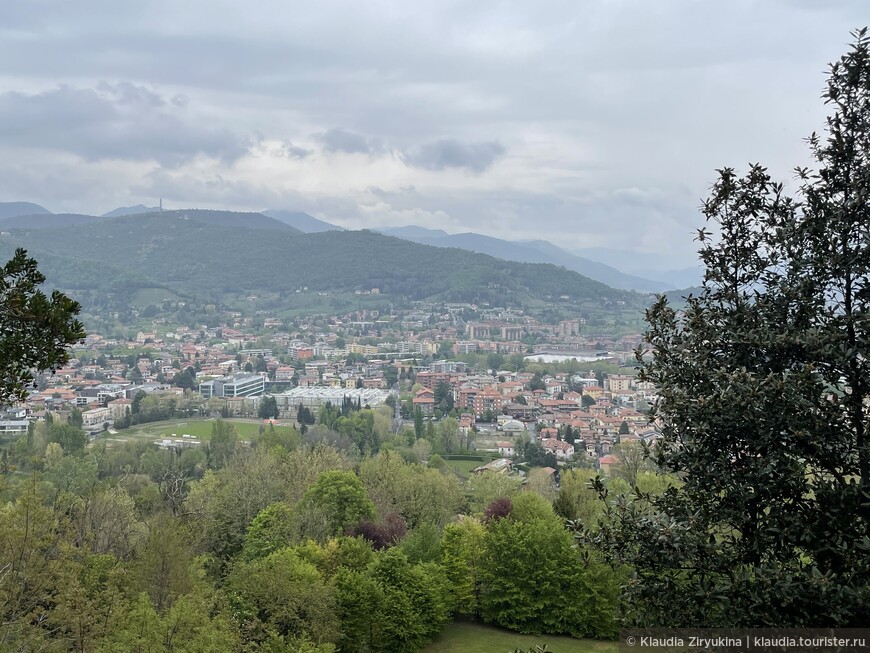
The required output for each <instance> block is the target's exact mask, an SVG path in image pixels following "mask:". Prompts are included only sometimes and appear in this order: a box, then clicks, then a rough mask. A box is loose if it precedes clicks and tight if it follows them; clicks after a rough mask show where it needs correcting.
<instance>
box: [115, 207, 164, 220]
mask: <svg viewBox="0 0 870 653" xmlns="http://www.w3.org/2000/svg"><path fill="white" fill-rule="evenodd" d="M159 210H160V207H159V206H145V205H144V204H137V205H136V206H119V207H118V208H117V209H112V210H111V211H109V212H108V213H103V216H102V217H104V218H118V217H120V216H122V215H138V214H139V213H154V211H159Z"/></svg>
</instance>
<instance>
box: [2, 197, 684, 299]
mask: <svg viewBox="0 0 870 653" xmlns="http://www.w3.org/2000/svg"><path fill="white" fill-rule="evenodd" d="M22 212H23V213H22ZM157 212H159V209H157V208H155V207H147V206H144V205H142V204H138V205H136V206H129V207H119V208H117V209H114V210H112V211H109V212H107V213H105V214H103V215H102V216H89V215H79V214H57V215H55V214H51V213H50V212H49V211H48V210H47V209H45V208H43V207H41V206H39V205H36V204H31V203H28V202H9V203H0V228H3V229H12V228H40V227H46V228H47V227H52V228H57V227H61V226H64V225H70V226H71V225H79V226H80V225H84V224H91V223H94V222H101V221H103V220H106V219H110V218H115V217H125V216H149V215H153V214H154V213H157ZM164 213H178V212H177V211H165V212H164ZM183 213H184V214H186V215H188V216H192V215H198V216H200V218H202V217H203V216H204V215H205V213H203V212H202V211H200V210H187V211H184V212H183ZM206 213H208V214H209V218H208V219H209V223H210V224H224V225H226V226H235V225H236V224H237V223H238V222H239V221H243V222H244V225H243V226H245V227H250V228H263V229H271V230H279V229H283V228H292V229H294V230H298V231H300V232H303V233H308V234H311V233H324V232H331V231H332V232H334V231H344V229H343V228H342V227H340V226H338V225H334V224H331V223H329V222H325V221H323V220H320V219H318V218H315V217H314V216H311V215H309V214H307V213H304V212H301V211H288V210H267V211H263V212H262V213H236V212H215V211H210V212H206ZM221 215H223V216H224V217H223V218H221V217H220V216H221ZM264 216H265V218H266V219H268V221H264ZM279 225H282V226H279ZM377 231H378V232H380V233H382V234H385V235H389V236H394V237H396V238H401V239H403V240H407V241H411V242H415V243H418V244H422V245H430V246H434V247H440V248H458V249H462V250H466V251H470V252H476V253H479V254H486V255H489V256H492V257H495V258H499V259H504V260H507V261H516V262H521V263H541V264H554V265H558V266H561V267H564V268H566V269H568V270H571V271H574V272H577V273H579V274H581V275H583V276H585V277H588V278H590V279H593V280H595V281H599V282H601V283H604V284H606V285H608V286H611V287H613V288H617V289H622V290H635V291H639V292H665V291H670V290H674V289H675V288H679V287H686V286H690V285H696V284H697V283H698V282H699V280H700V271H699V270H698V269H697V268H688V269H684V270H666V271H662V270H652V269H646V270H643V271H641V272H639V273H635V274H629V273H626V272H623V271H622V270H621V269H619V268H617V267H616V266H614V265H612V264H607V263H601V262H599V261H598V260H595V258H596V257H597V258H601V259H606V260H609V261H612V262H616V263H617V265H619V267H620V268H626V267H630V266H631V265H632V264H634V265H637V264H647V265H648V264H650V263H651V259H650V260H647V259H649V257H650V256H652V255H642V254H641V255H637V254H633V253H630V252H620V251H618V250H608V249H594V250H581V252H584V251H589V252H592V253H593V254H594V257H586V256H583V255H581V254H579V253H577V252H569V251H566V250H564V249H562V248H560V247H557V246H556V245H553V244H552V243H550V242H548V241H544V240H534V241H509V240H503V239H500V238H493V237H491V236H484V235H481V234H476V233H461V234H448V233H447V232H446V231H443V230H441V229H427V228H425V227H419V226H415V225H408V226H401V227H391V228H381V229H378V230H377Z"/></svg>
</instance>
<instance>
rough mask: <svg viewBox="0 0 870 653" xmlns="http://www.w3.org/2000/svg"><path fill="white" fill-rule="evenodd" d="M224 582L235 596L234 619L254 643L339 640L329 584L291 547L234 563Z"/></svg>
mask: <svg viewBox="0 0 870 653" xmlns="http://www.w3.org/2000/svg"><path fill="white" fill-rule="evenodd" d="M227 585H228V587H229V588H230V590H231V591H232V592H233V594H234V599H233V600H234V603H235V611H236V614H237V615H238V617H237V618H239V619H240V621H241V622H242V628H243V630H244V631H246V632H247V633H248V636H249V638H250V639H252V640H253V641H256V642H265V641H269V640H270V639H271V638H273V637H278V638H281V639H284V638H292V637H298V636H305V637H308V638H311V639H312V640H314V641H315V642H318V643H321V642H335V641H336V640H337V639H338V636H339V633H340V630H339V623H338V618H337V616H336V605H335V596H334V592H333V589H332V586H331V585H330V584H327V583H324V580H323V577H322V576H321V574H320V572H319V571H318V570H317V568H316V567H315V566H314V565H312V564H311V563H310V562H307V561H305V560H303V559H301V558H300V557H299V554H298V553H296V552H295V551H294V550H293V549H289V548H285V549H280V550H278V551H276V552H275V553H272V554H270V555H268V556H266V557H265V558H258V559H255V560H252V561H251V562H239V563H237V564H236V565H235V566H234V567H233V571H232V573H231V574H230V576H229V578H228V579H227ZM267 650H269V649H267ZM273 650H274V649H273ZM279 650H280V649H279ZM285 650H286V649H285Z"/></svg>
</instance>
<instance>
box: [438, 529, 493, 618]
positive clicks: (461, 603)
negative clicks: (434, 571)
mask: <svg viewBox="0 0 870 653" xmlns="http://www.w3.org/2000/svg"><path fill="white" fill-rule="evenodd" d="M485 532H486V531H485V530H484V528H483V524H482V523H481V522H480V521H479V520H477V519H474V518H471V517H468V518H465V519H462V520H460V521H458V522H455V523H453V524H448V525H447V526H445V527H444V533H443V535H442V537H441V560H442V562H441V564H442V567H443V568H444V572H445V574H447V578H448V579H449V581H450V587H451V591H452V593H453V601H454V605H455V609H456V612H458V613H459V614H464V615H471V616H474V615H477V614H478V610H479V601H480V570H481V559H482V557H483V553H484V534H485Z"/></svg>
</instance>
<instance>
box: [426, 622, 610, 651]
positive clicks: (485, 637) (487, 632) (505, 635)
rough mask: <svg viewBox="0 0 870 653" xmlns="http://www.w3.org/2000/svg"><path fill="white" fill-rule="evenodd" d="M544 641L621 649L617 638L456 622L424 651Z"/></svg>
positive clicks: (553, 646) (552, 646) (560, 646)
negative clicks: (515, 630) (536, 633)
mask: <svg viewBox="0 0 870 653" xmlns="http://www.w3.org/2000/svg"><path fill="white" fill-rule="evenodd" d="M545 644H546V645H547V647H548V649H549V650H550V651H551V652H552V653H616V651H617V650H618V649H619V645H618V644H617V643H616V642H599V641H596V640H592V639H572V638H570V637H555V636H547V635H545V636H541V637H536V636H533V635H519V634H517V633H512V632H510V631H509V630H502V629H501V628H493V627H492V626H484V625H481V624H469V623H454V624H450V625H449V626H447V628H445V629H444V632H442V633H441V635H440V636H439V637H438V639H437V640H435V641H434V642H433V643H431V644H430V645H429V646H427V647H426V648H424V649H423V653H511V651H513V650H514V649H516V648H520V649H523V650H528V649H530V648H533V647H534V646H536V645H538V646H543V645H545Z"/></svg>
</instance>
